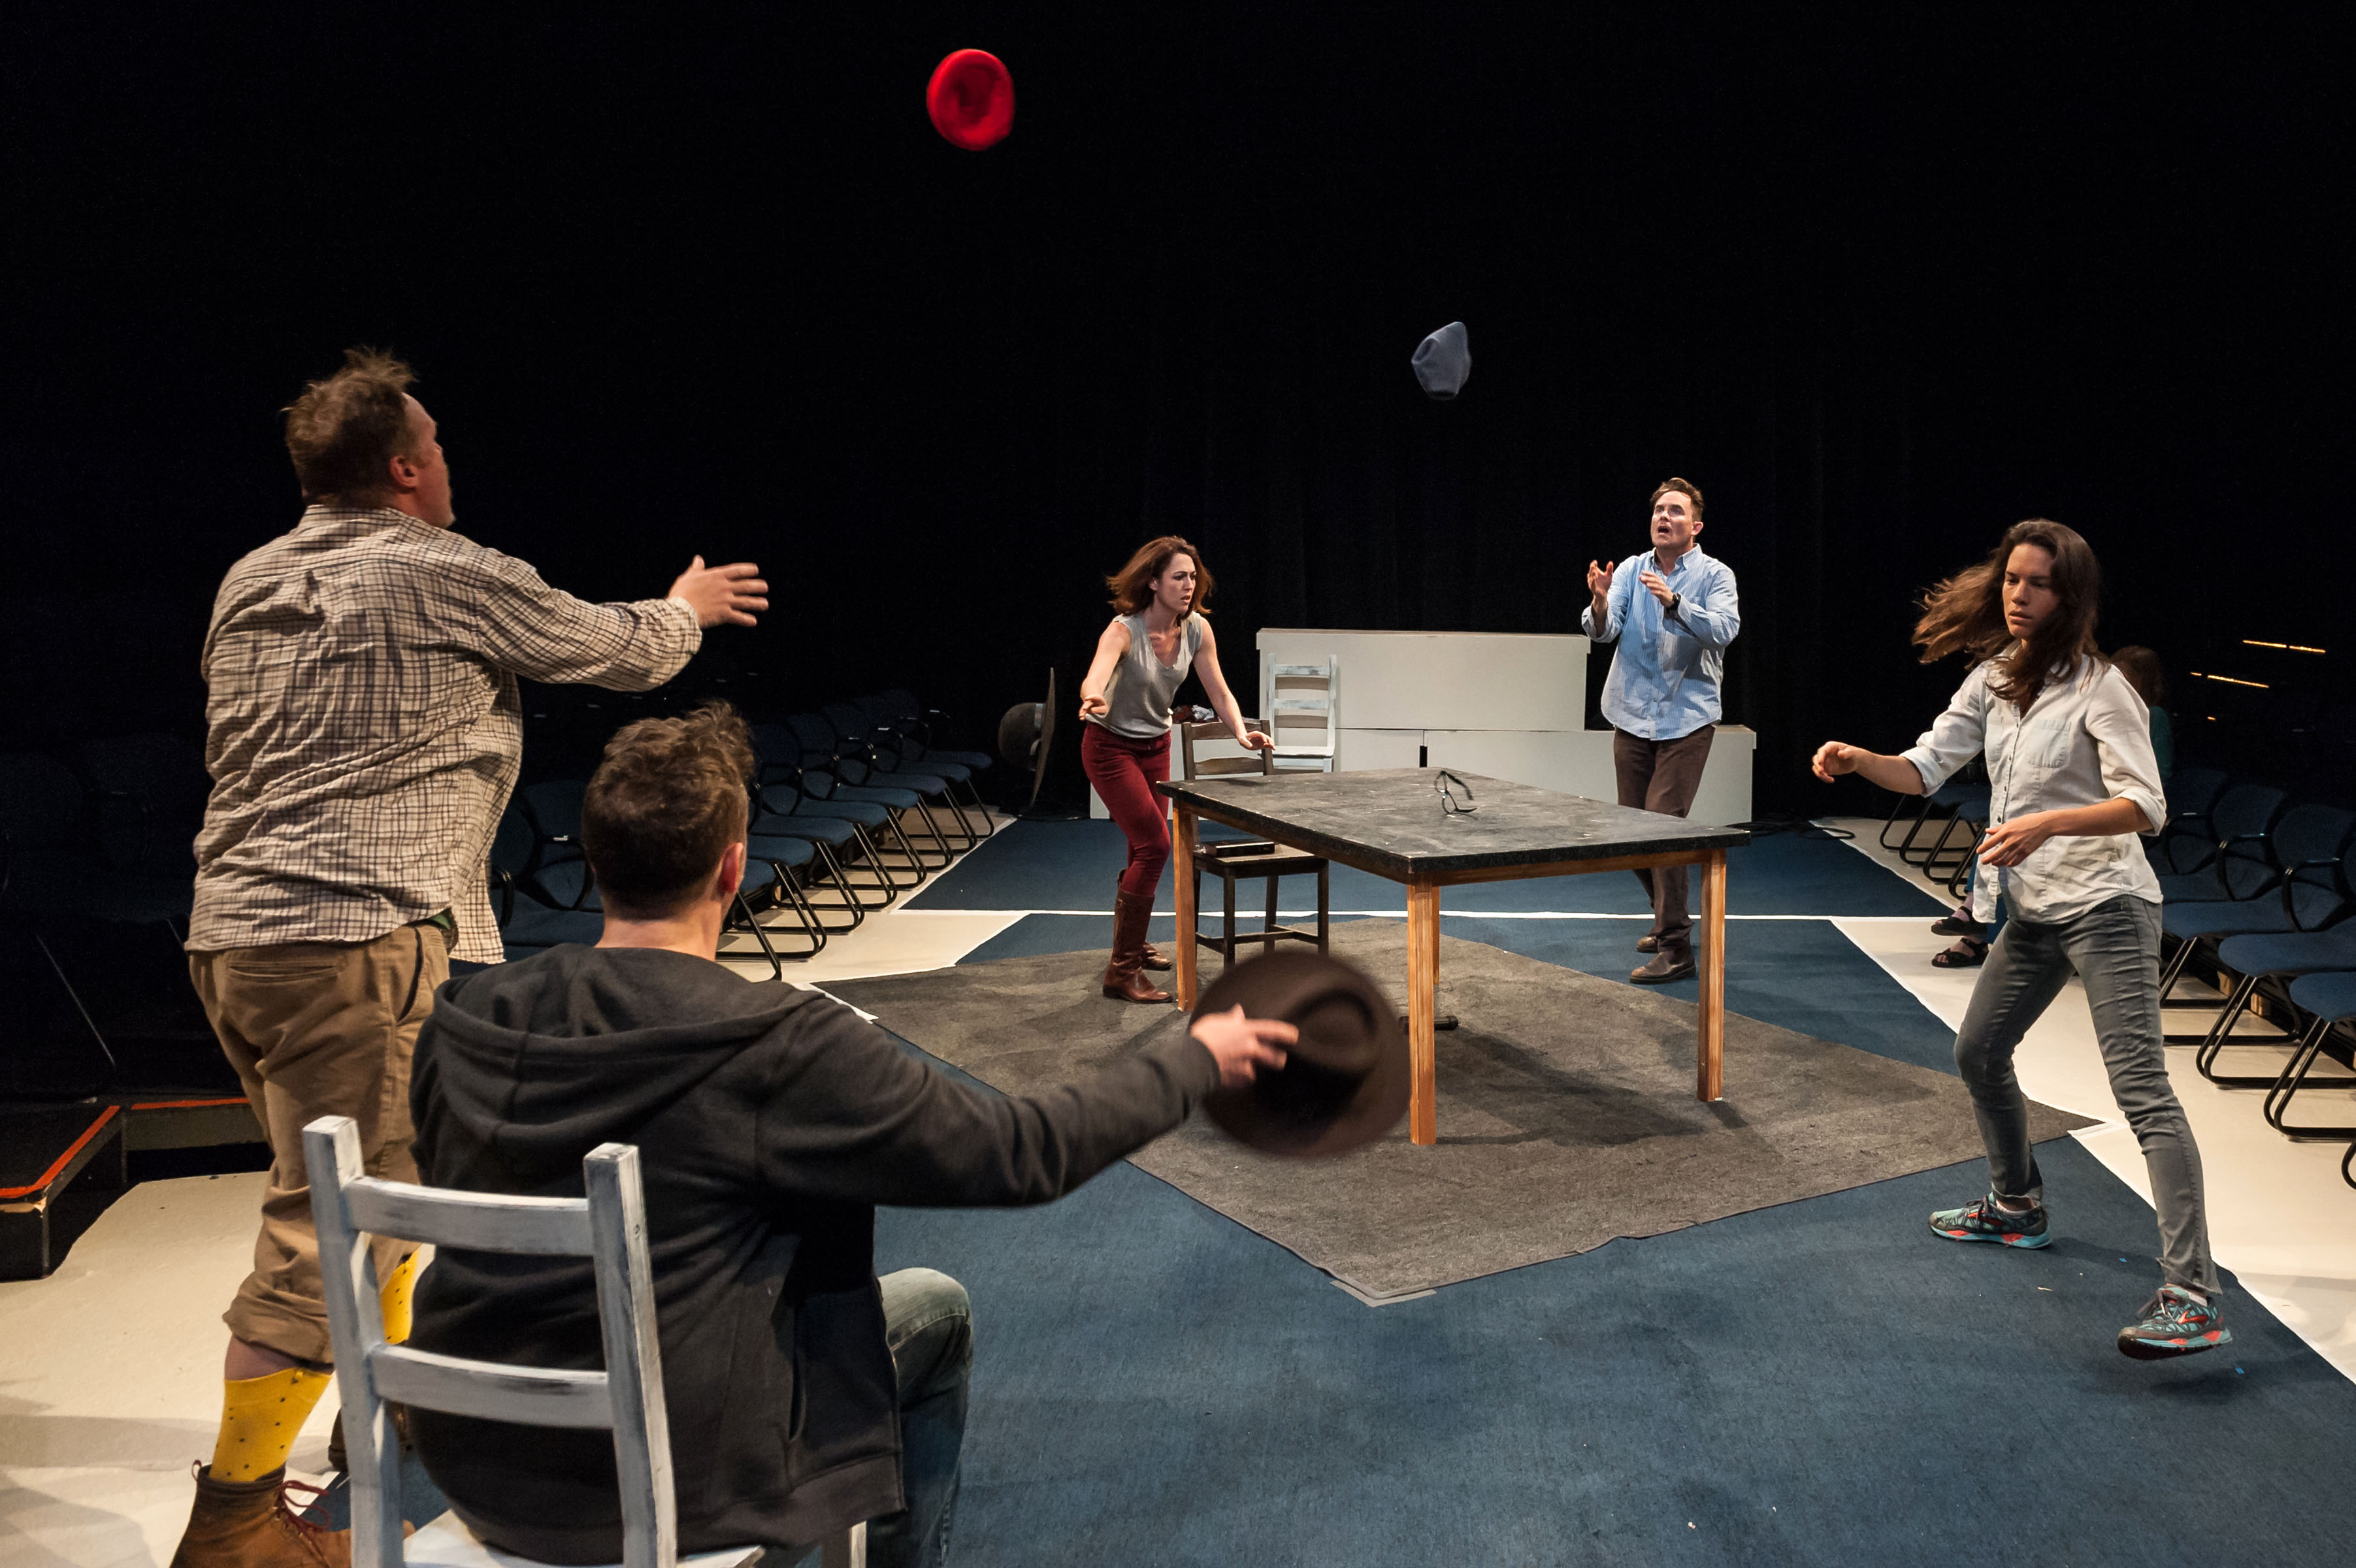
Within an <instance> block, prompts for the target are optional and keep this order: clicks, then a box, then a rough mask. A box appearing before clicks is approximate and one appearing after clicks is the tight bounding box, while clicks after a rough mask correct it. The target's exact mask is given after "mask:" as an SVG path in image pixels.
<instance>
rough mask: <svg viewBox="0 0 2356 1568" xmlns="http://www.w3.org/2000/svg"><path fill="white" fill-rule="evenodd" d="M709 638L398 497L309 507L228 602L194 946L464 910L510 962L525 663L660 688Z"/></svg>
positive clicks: (250, 562)
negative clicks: (508, 825)
mask: <svg viewBox="0 0 2356 1568" xmlns="http://www.w3.org/2000/svg"><path fill="white" fill-rule="evenodd" d="M702 639H703V634H702V632H701V629H700V628H698V627H697V625H696V619H695V612H694V611H693V610H692V609H691V608H690V607H688V606H687V605H686V604H685V603H684V602H683V601H680V600H676V599H642V600H639V601H638V602H637V603H635V604H626V605H593V604H588V603H585V602H584V601H582V600H580V599H576V598H574V597H573V596H571V595H569V594H563V593H559V592H558V591H557V590H556V589H554V588H552V587H550V586H549V585H547V584H546V583H543V582H542V581H541V578H540V574H539V573H537V572H535V571H533V570H532V569H531V568H530V566H528V565H526V564H524V563H523V562H521V561H518V560H516V559H514V558H513V557H511V556H508V555H502V554H500V553H498V551H496V550H487V549H485V548H484V547H483V546H481V545H479V544H477V543H476V542H474V541H472V540H470V539H467V538H466V537H465V536H464V535H462V534H458V533H454V532H451V531H450V530H448V529H445V528H434V527H432V526H429V525H428V524H425V523H423V522H419V521H416V520H415V519H413V518H411V517H409V516H407V515H406V514H404V513H402V512H399V511H395V510H391V509H390V508H382V509H372V510H361V509H357V508H346V507H335V506H314V507H312V508H310V509H309V510H307V511H305V513H304V514H303V521H301V522H300V523H299V524H297V525H296V526H295V530H294V532H290V533H285V534H282V535H280V536H279V537H278V538H276V539H273V540H272V541H271V542H269V543H267V544H265V545H263V546H262V548H261V549H259V550H256V551H255V552H253V553H252V554H250V555H248V556H246V557H245V558H244V559H243V560H241V561H240V562H239V563H238V564H236V565H234V566H232V567H230V571H229V575H228V577H226V578H225V579H223V581H222V583H221V587H220V596H219V597H218V598H217V599H216V600H215V601H214V604H213V618H212V626H211V629H210V630H209V632H207V634H206V637H205V653H204V672H205V682H206V684H207V686H208V687H209V689H210V695H209V699H208V701H207V703H206V720H207V725H208V728H209V734H208V736H207V740H206V745H205V765H206V767H207V768H209V770H210V771H211V773H212V776H213V791H212V797H211V799H210V800H209V802H208V803H207V805H206V808H205V825H204V830H203V832H200V833H198V835H197V892H196V908H195V912H194V914H193V916H192V917H191V918H190V921H189V926H188V943H187V945H188V946H189V947H190V948H191V949H194V950H199V951H219V950H225V949H229V948H242V947H263V946H269V945H272V944H275V943H279V942H303V941H316V942H359V941H368V940H372V939H374V938H377V937H380V936H382V935H384V934H385V933H386V932H387V931H390V930H393V929H397V928H399V927H401V926H403V925H406V924H408V923H410V922H411V921H412V920H422V919H424V918H427V917H429V916H432V915H434V914H436V913H438V912H439V911H441V910H444V909H448V910H450V911H451V912H452V914H453V915H455V918H456V919H457V925H458V940H457V945H456V946H455V948H454V949H453V950H452V952H453V956H454V957H457V958H462V959H469V960H473V961H477V962H481V963H497V962H498V961H499V959H500V957H501V952H500V947H499V935H498V926H497V923H496V922H495V921H494V919H493V918H492V916H491V905H490V896H489V891H488V886H487V881H488V876H489V859H490V845H491V835H492V833H493V832H494V831H495V830H496V829H497V827H498V819H499V813H500V812H501V811H505V810H506V809H507V802H508V796H509V792H510V791H511V790H512V789H514V788H515V780H516V772H517V768H518V766H519V762H520V760H521V758H522V755H523V724H522V718H523V714H522V707H521V703H520V700H519V696H518V693H517V690H516V677H517V676H519V675H526V676H530V678H531V679H533V680H535V681H578V682H588V683H590V684H593V685H598V686H607V687H612V688H615V689H616V690H619V691H626V692H639V691H645V690H647V689H648V688H650V687H654V686H659V685H661V684H662V683H663V682H665V681H668V680H669V679H670V678H671V677H672V676H674V675H676V674H678V673H679V672H680V670H682V669H684V668H685V667H686V664H687V661H688V660H689V659H690V658H691V657H692V656H693V655H694V653H695V650H697V648H698V647H700V646H701V643H702Z"/></svg>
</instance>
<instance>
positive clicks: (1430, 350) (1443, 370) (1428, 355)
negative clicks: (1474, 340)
mask: <svg viewBox="0 0 2356 1568" xmlns="http://www.w3.org/2000/svg"><path fill="white" fill-rule="evenodd" d="M1471 374H1472V345H1471V344H1470V343H1469V342H1468V341H1466V339H1465V336H1464V323H1462V321H1451V322H1450V323H1449V324H1448V325H1447V326H1445V327H1443V328H1440V330H1439V331H1437V332H1435V333H1433V334H1432V335H1431V336H1430V337H1429V338H1425V339H1424V340H1423V341H1422V342H1420V343H1419V344H1417V345H1416V346H1415V379H1416V380H1417V381H1420V382H1421V383H1422V384H1423V390H1424V391H1425V392H1428V393H1430V395H1431V396H1433V397H1435V398H1438V399H1440V400H1441V401H1443V402H1444V401H1446V400H1447V399H1449V398H1451V397H1454V396H1455V395H1456V394H1457V393H1458V392H1462V390H1463V388H1464V378H1465V377H1467V376H1469V375H1471Z"/></svg>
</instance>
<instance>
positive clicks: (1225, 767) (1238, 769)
mask: <svg viewBox="0 0 2356 1568" xmlns="http://www.w3.org/2000/svg"><path fill="white" fill-rule="evenodd" d="M1176 727H1177V730H1178V760H1179V767H1180V768H1181V770H1182V771H1181V773H1180V775H1179V777H1181V778H1183V779H1224V778H1226V777H1228V776H1229V775H1231V774H1237V773H1273V772H1275V771H1276V765H1275V763H1274V762H1273V761H1272V760H1271V759H1270V757H1269V753H1267V752H1265V751H1254V752H1247V753H1246V754H1245V755H1243V756H1241V757H1196V756H1195V755H1194V743H1195V742H1196V741H1198V740H1226V739H1229V738H1231V737H1230V736H1229V735H1228V733H1227V726H1226V725H1223V724H1217V723H1212V724H1200V725H1186V724H1182V725H1177V726H1176ZM1263 727H1264V726H1263V725H1261V723H1260V721H1259V720H1258V719H1246V720H1245V721H1244V728H1246V729H1248V730H1249V729H1259V728H1263Z"/></svg>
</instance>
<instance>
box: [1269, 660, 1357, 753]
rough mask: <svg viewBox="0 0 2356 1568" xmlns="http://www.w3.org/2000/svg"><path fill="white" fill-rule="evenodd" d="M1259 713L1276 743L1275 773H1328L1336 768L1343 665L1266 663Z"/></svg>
mask: <svg viewBox="0 0 2356 1568" xmlns="http://www.w3.org/2000/svg"><path fill="white" fill-rule="evenodd" d="M1259 711H1260V712H1262V713H1264V714H1267V715H1268V720H1267V725H1268V734H1269V738H1270V739H1272V740H1274V741H1275V742H1276V757H1275V770H1276V771H1278V772H1282V773H1310V772H1316V773H1331V772H1333V769H1334V768H1337V767H1339V766H1340V763H1339V760H1338V758H1339V757H1340V756H1341V738H1342V735H1341V723H1342V660H1340V658H1338V657H1336V656H1333V655H1328V656H1327V658H1326V660H1325V662H1324V663H1323V664H1270V665H1269V667H1268V675H1267V679H1266V680H1265V681H1264V682H1262V684H1261V687H1260V704H1259Z"/></svg>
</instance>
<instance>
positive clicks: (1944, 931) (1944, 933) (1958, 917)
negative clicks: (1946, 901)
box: [1931, 909, 1987, 941]
mask: <svg viewBox="0 0 2356 1568" xmlns="http://www.w3.org/2000/svg"><path fill="white" fill-rule="evenodd" d="M1931 934H1932V935H1933V936H1934V937H1973V938H1976V939H1977V940H1982V941H1985V940H1987V926H1986V925H1984V924H1982V923H1981V922H1980V921H1978V920H1975V919H1973V918H1971V915H1970V914H1969V913H1968V912H1967V911H1965V910H1963V909H1957V910H1956V911H1955V912H1954V913H1953V914H1951V915H1942V916H1940V917H1939V918H1937V919H1935V920H1933V921H1932V922H1931Z"/></svg>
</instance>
